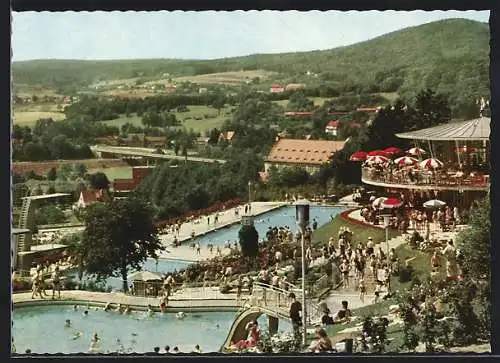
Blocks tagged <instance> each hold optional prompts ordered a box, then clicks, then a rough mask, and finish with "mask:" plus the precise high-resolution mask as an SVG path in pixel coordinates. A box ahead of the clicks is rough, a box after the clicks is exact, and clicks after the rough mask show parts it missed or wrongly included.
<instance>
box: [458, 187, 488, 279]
mask: <svg viewBox="0 0 500 363" xmlns="http://www.w3.org/2000/svg"><path fill="white" fill-rule="evenodd" d="M488 198H489V196H488V197H486V198H484V199H481V200H477V201H475V203H474V204H473V206H472V207H471V211H470V213H469V223H468V227H469V228H467V229H466V230H465V231H462V232H460V234H459V235H458V238H457V247H458V248H459V249H460V250H461V251H462V254H461V255H462V258H461V260H460V265H461V267H462V269H465V270H466V272H467V274H468V275H469V276H471V277H473V278H478V279H484V280H487V281H489V280H490V275H491V255H490V230H491V219H490V218H491V217H490V216H491V206H490V201H489V199H488Z"/></svg>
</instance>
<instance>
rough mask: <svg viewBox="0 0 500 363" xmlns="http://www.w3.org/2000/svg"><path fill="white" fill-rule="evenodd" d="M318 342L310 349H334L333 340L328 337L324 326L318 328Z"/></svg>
mask: <svg viewBox="0 0 500 363" xmlns="http://www.w3.org/2000/svg"><path fill="white" fill-rule="evenodd" d="M316 338H318V340H316V342H314V343H313V344H312V345H311V347H310V349H311V351H313V352H331V351H333V346H332V341H331V340H330V338H329V337H328V334H327V333H326V330H325V329H323V328H317V329H316Z"/></svg>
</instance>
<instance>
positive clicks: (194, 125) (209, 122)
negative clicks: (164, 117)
mask: <svg viewBox="0 0 500 363" xmlns="http://www.w3.org/2000/svg"><path fill="white" fill-rule="evenodd" d="M187 107H188V109H189V111H188V112H174V113H175V115H176V117H177V119H178V120H179V121H180V122H181V124H182V126H180V127H184V128H186V129H188V130H189V129H193V130H194V131H195V132H200V133H202V134H203V133H204V132H205V131H208V130H211V129H213V128H216V127H217V128H220V127H221V126H222V124H223V123H224V120H226V119H228V118H231V115H230V108H229V107H225V108H223V109H221V112H220V115H218V112H217V110H216V109H214V108H212V107H208V106H187ZM205 115H210V116H215V117H214V118H205ZM195 117H197V118H200V117H201V118H202V119H201V120H196V119H195ZM141 120H142V117H139V116H136V115H135V114H133V115H131V116H130V117H127V116H125V115H122V116H120V117H119V118H117V119H114V120H107V121H103V122H104V123H105V124H106V125H109V126H116V127H118V128H120V129H121V127H122V126H123V125H125V124H126V123H131V124H132V125H134V126H140V127H142V126H143V124H142V121H141Z"/></svg>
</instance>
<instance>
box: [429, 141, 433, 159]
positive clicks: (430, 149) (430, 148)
mask: <svg viewBox="0 0 500 363" xmlns="http://www.w3.org/2000/svg"><path fill="white" fill-rule="evenodd" d="M427 144H428V145H429V152H430V153H431V158H434V153H433V152H432V146H431V140H427Z"/></svg>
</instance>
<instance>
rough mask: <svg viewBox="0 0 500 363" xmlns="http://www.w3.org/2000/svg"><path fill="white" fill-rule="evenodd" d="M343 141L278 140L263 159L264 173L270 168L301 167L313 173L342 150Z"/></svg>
mask: <svg viewBox="0 0 500 363" xmlns="http://www.w3.org/2000/svg"><path fill="white" fill-rule="evenodd" d="M346 141H347V140H345V141H327V140H298V139H281V140H278V141H277V142H276V143H275V144H274V146H273V148H272V149H271V152H270V153H269V155H268V156H267V157H266V159H265V163H264V168H265V172H266V173H267V172H268V171H269V168H271V167H272V166H275V167H278V168H282V167H286V166H301V167H304V168H305V169H306V170H307V171H308V172H309V173H315V172H317V171H318V170H319V168H320V167H321V165H323V164H325V163H327V162H328V161H329V160H330V159H331V157H332V156H333V154H334V153H336V152H337V151H340V150H342V149H343V148H344V145H345V143H346Z"/></svg>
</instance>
